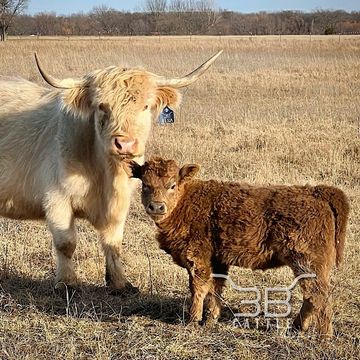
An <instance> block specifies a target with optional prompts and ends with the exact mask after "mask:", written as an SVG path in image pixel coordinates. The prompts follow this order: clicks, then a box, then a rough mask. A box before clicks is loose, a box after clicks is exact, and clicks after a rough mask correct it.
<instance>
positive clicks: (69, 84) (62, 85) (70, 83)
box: [34, 53, 83, 89]
mask: <svg viewBox="0 0 360 360" xmlns="http://www.w3.org/2000/svg"><path fill="white" fill-rule="evenodd" d="M34 55H35V61H36V65H37V68H38V69H39V72H40V74H41V76H42V77H43V79H44V80H45V81H46V82H47V83H48V84H49V85H51V86H52V87H54V88H57V89H73V88H76V87H80V86H81V85H82V84H83V81H82V80H74V79H63V80H59V79H56V78H54V77H52V76H51V75H49V74H47V73H46V72H45V71H44V70H43V69H42V67H41V64H40V60H39V58H38V56H37V54H36V53H34Z"/></svg>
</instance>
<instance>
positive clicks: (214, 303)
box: [208, 264, 229, 322]
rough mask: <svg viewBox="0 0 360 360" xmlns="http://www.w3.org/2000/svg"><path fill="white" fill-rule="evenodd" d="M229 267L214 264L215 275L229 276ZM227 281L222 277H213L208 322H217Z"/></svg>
mask: <svg viewBox="0 0 360 360" xmlns="http://www.w3.org/2000/svg"><path fill="white" fill-rule="evenodd" d="M228 271H229V267H228V266H227V265H224V264H214V265H213V274H215V275H216V274H220V275H227V274H228ZM225 281H226V279H224V278H221V277H216V276H215V277H213V278H212V284H211V289H210V293H209V305H208V306H209V317H208V321H210V322H216V321H217V320H218V319H219V317H220V312H221V293H222V290H223V288H224V285H225Z"/></svg>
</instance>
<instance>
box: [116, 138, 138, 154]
mask: <svg viewBox="0 0 360 360" xmlns="http://www.w3.org/2000/svg"><path fill="white" fill-rule="evenodd" d="M136 142H137V141H136V140H133V139H129V138H123V137H122V136H116V137H114V145H115V147H116V149H117V151H118V153H119V154H124V155H125V154H133V153H134V152H135V150H136Z"/></svg>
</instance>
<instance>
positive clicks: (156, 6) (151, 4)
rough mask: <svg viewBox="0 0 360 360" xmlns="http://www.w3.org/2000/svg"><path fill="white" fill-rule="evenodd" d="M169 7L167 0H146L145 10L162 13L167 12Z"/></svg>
mask: <svg viewBox="0 0 360 360" xmlns="http://www.w3.org/2000/svg"><path fill="white" fill-rule="evenodd" d="M166 9H167V1H166V0H146V1H145V10H146V11H149V12H151V13H155V14H157V13H161V12H165V11H166Z"/></svg>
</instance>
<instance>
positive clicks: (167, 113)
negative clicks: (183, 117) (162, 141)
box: [158, 106, 175, 125]
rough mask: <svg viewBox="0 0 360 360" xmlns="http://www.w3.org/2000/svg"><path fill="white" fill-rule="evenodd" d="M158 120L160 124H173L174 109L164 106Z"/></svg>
mask: <svg viewBox="0 0 360 360" xmlns="http://www.w3.org/2000/svg"><path fill="white" fill-rule="evenodd" d="M158 121H159V124H160V125H166V124H173V123H174V122H175V115H174V111H173V110H171V109H170V108H169V107H168V106H165V107H164V109H163V111H162V112H161V113H160V115H159V120H158Z"/></svg>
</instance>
